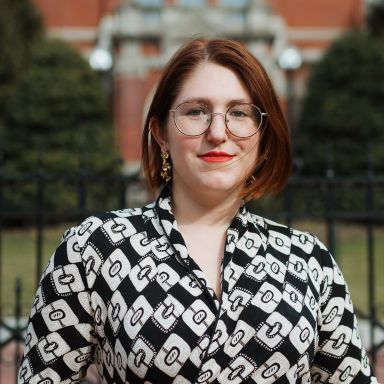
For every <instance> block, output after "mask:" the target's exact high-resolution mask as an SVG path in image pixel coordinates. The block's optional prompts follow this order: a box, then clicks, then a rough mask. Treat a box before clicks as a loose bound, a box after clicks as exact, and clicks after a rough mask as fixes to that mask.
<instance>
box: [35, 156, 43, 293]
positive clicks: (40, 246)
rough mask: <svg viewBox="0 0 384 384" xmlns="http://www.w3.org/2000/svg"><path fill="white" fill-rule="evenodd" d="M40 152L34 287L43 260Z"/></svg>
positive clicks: (37, 173) (37, 169) (37, 280)
mask: <svg viewBox="0 0 384 384" xmlns="http://www.w3.org/2000/svg"><path fill="white" fill-rule="evenodd" d="M42 156H43V155H42V152H41V151H39V152H38V153H37V165H36V181H37V191H36V232H37V239H36V286H37V285H38V283H39V281H40V275H41V270H42V260H43V241H44V239H43V219H44V218H43V210H44V187H45V182H44V181H45V180H44V176H45V173H44V167H43V159H42Z"/></svg>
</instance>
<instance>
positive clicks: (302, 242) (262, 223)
mask: <svg viewBox="0 0 384 384" xmlns="http://www.w3.org/2000/svg"><path fill="white" fill-rule="evenodd" d="M248 218H249V221H250V222H251V223H252V224H253V226H254V227H256V228H257V229H258V230H259V231H260V232H261V233H262V235H263V236H264V238H265V239H266V243H267V245H269V246H270V248H271V250H272V251H274V252H279V253H282V254H285V255H292V254H294V255H296V256H299V257H303V258H305V259H307V260H309V259H310V258H315V259H317V260H318V261H319V263H322V262H323V259H324V257H325V255H330V254H329V251H328V249H327V248H326V246H325V245H324V244H323V242H322V241H321V240H319V238H318V237H317V236H316V235H314V234H312V233H310V232H307V231H304V230H300V229H297V228H293V227H290V226H287V225H285V224H281V223H278V222H276V221H273V220H270V219H267V218H265V217H261V216H258V215H256V214H253V213H250V214H249V215H248Z"/></svg>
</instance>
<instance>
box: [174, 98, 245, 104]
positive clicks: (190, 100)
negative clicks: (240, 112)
mask: <svg viewBox="0 0 384 384" xmlns="http://www.w3.org/2000/svg"><path fill="white" fill-rule="evenodd" d="M183 103H200V104H204V105H207V106H209V105H212V104H213V103H212V101H211V100H210V99H208V98H204V97H191V98H188V99H185V100H183V101H182V102H181V103H179V105H180V104H183ZM251 103H252V102H251V101H250V100H249V99H232V100H229V101H228V102H227V105H229V106H231V105H236V104H251Z"/></svg>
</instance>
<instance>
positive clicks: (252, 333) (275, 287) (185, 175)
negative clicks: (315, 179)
mask: <svg viewBox="0 0 384 384" xmlns="http://www.w3.org/2000/svg"><path fill="white" fill-rule="evenodd" d="M290 163H291V152H290V143H289V134H288V130H287V127H286V125H285V122H284V118H283V115H282V113H281V110H280V107H279V104H278V101H277V98H276V96H275V93H274V91H273V89H272V86H271V83H270V80H269V79H268V76H267V75H266V73H265V71H264V69H263V68H262V66H261V65H260V63H259V62H258V61H257V60H256V59H255V58H254V57H253V56H252V55H251V54H250V53H249V51H248V50H247V49H246V48H245V47H244V46H242V45H241V44H239V43H236V42H233V41H230V40H219V39H217V40H205V39H197V40H193V41H191V42H189V43H188V44H186V45H185V46H184V47H182V48H181V49H180V50H179V51H178V52H177V53H176V54H175V56H174V57H173V58H172V60H171V61H170V63H169V64H168V65H167V67H166V68H165V70H164V73H163V76H162V78H161V80H160V83H159V86H158V89H157V91H156V93H155V95H154V98H153V101H152V104H151V106H150V109H149V112H148V118H147V120H146V123H145V129H144V133H143V168H144V171H145V174H146V177H147V179H148V181H149V183H150V185H151V186H152V187H154V188H157V187H160V186H162V185H163V184H165V186H164V187H163V188H162V190H161V193H160V196H159V197H158V199H157V200H156V201H155V202H154V203H152V204H149V205H148V206H146V207H143V208H140V209H125V210H120V211H114V212H110V213H106V214H105V215H102V216H98V217H90V218H88V219H87V220H85V221H84V222H83V223H82V224H81V225H79V226H78V227H75V228H73V229H71V230H70V231H68V232H67V233H66V235H65V237H64V241H63V242H62V243H61V245H60V246H59V248H58V249H57V251H56V253H55V254H54V256H53V258H52V259H51V262H50V263H49V265H48V267H47V269H46V271H45V272H44V275H43V277H42V280H41V283H40V286H39V289H38V291H37V295H36V299H35V302H34V305H33V308H32V313H31V318H30V322H29V326H28V332H27V333H28V335H27V339H26V348H25V356H24V359H23V362H22V365H21V368H20V373H19V382H20V383H25V382H31V383H36V382H41V381H44V380H47V382H48V381H49V382H51V383H60V382H76V381H78V380H79V379H80V378H81V377H83V376H84V374H85V372H86V369H87V367H88V364H89V363H90V362H94V363H95V364H96V365H97V367H98V371H99V374H100V376H101V377H102V378H103V382H105V383H161V384H165V383H183V384H184V383H263V384H268V383H376V382H377V381H376V379H375V378H374V377H373V376H372V374H371V370H370V366H369V362H368V358H367V356H366V353H365V351H364V349H363V347H362V344H361V340H360V338H359V334H358V330H357V325H356V319H355V316H354V312H353V307H352V304H351V301H350V298H349V293H348V290H347V287H346V285H345V282H344V280H343V277H342V275H341V273H340V271H339V269H338V267H337V265H336V264H335V262H334V260H333V258H332V256H331V255H330V254H329V252H328V251H327V250H326V248H325V247H324V246H323V245H322V244H321V242H320V241H319V240H318V239H317V238H316V237H314V236H312V235H310V234H307V233H303V232H299V231H297V230H293V229H290V228H287V227H285V226H282V225H279V224H277V223H274V222H271V221H269V220H266V219H263V218H261V217H259V216H255V215H253V214H251V213H249V212H248V211H247V209H246V207H245V205H244V200H249V199H252V198H255V197H260V196H262V195H264V194H267V193H271V192H276V191H278V190H280V189H281V188H282V187H283V186H284V184H285V182H286V180H287V178H288V176H289V172H290Z"/></svg>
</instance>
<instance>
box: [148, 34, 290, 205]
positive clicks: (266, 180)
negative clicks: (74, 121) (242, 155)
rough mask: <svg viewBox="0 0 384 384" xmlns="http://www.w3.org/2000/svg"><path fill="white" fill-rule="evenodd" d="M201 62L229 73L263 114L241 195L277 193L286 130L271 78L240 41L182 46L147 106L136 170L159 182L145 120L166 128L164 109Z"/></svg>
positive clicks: (285, 173)
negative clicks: (255, 152)
mask: <svg viewBox="0 0 384 384" xmlns="http://www.w3.org/2000/svg"><path fill="white" fill-rule="evenodd" d="M202 62H210V63H214V64H218V65H222V66H223V67H226V68H228V69H230V70H231V71H233V72H234V73H235V74H236V75H237V77H238V78H239V80H240V81H241V83H242V84H243V85H244V87H245V89H246V90H247V91H248V93H249V95H250V97H251V100H252V103H254V104H255V105H257V106H258V107H259V108H260V109H261V110H262V111H264V112H266V113H267V118H266V122H265V124H263V127H261V135H260V143H259V147H258V154H259V155H258V159H257V161H256V163H255V165H254V167H253V170H252V172H251V173H250V174H249V175H247V178H246V180H244V183H243V188H242V190H241V193H240V195H241V197H242V198H244V199H245V200H247V201H249V200H251V199H255V198H260V197H262V196H263V195H266V194H270V193H276V192H279V191H280V190H281V189H282V188H283V187H284V185H285V184H286V182H287V180H288V177H289V175H290V173H291V166H292V153H291V142H290V134H289V131H288V127H287V125H286V122H285V119H284V116H283V113H282V111H281V108H280V105H279V102H278V99H277V96H276V94H275V91H274V89H273V86H272V83H271V80H270V79H269V77H268V75H267V73H266V71H265V70H264V68H263V66H262V65H261V63H260V62H259V61H258V60H257V59H256V58H255V57H254V56H253V55H252V54H251V53H250V51H249V50H248V49H247V48H246V47H245V46H244V45H243V44H241V43H239V42H236V41H232V40H228V39H205V38H198V39H194V40H191V41H190V42H187V43H186V44H185V45H183V46H182V47H181V48H179V50H178V51H177V52H176V53H175V54H174V56H173V57H172V59H171V60H170V61H169V62H168V64H167V65H166V67H165V68H164V71H163V73H162V76H161V78H160V81H159V84H158V87H157V90H156V92H155V94H154V96H153V99H152V102H151V104H150V107H149V110H148V114H147V118H146V121H145V125H144V131H143V136H142V167H143V171H144V175H145V177H146V179H147V181H148V183H149V185H150V187H151V188H154V189H155V188H158V187H160V186H161V185H162V184H163V183H164V181H163V179H162V178H161V176H160V172H161V168H162V167H161V165H162V163H161V158H160V155H161V149H160V146H159V145H158V144H157V142H156V140H155V139H154V138H153V137H152V133H151V122H152V121H153V119H156V120H157V122H158V125H159V129H160V130H164V129H166V125H167V122H168V118H169V115H170V114H169V110H170V109H171V107H172V104H173V102H174V101H175V99H176V97H177V96H178V93H179V92H180V90H181V88H182V86H183V84H184V82H185V80H186V79H187V78H188V76H189V75H190V74H191V73H192V72H193V70H194V69H195V68H196V67H197V66H198V65H199V64H201V63H202Z"/></svg>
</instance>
